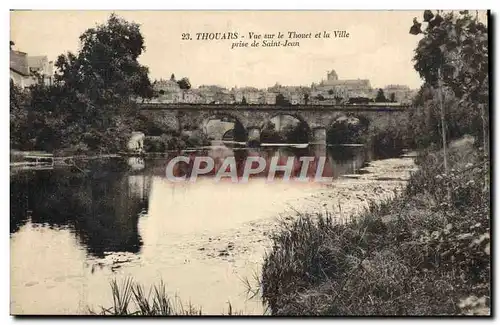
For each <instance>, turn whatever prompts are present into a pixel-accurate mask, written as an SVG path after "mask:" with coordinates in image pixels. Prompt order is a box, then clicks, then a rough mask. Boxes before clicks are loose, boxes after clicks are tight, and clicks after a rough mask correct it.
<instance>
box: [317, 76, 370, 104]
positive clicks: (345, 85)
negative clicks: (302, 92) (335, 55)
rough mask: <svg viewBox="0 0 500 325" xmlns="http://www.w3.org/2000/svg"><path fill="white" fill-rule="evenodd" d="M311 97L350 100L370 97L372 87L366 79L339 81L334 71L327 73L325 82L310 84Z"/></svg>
mask: <svg viewBox="0 0 500 325" xmlns="http://www.w3.org/2000/svg"><path fill="white" fill-rule="evenodd" d="M311 94H312V95H314V96H318V95H320V94H321V95H322V97H323V98H335V97H341V98H352V97H367V98H370V97H371V96H372V86H371V84H370V80H368V79H339V76H338V75H337V72H336V71H335V70H332V71H329V72H328V73H327V75H326V80H321V82H320V83H319V84H312V92H311Z"/></svg>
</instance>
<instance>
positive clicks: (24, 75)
mask: <svg viewBox="0 0 500 325" xmlns="http://www.w3.org/2000/svg"><path fill="white" fill-rule="evenodd" d="M53 74H54V65H53V61H49V60H48V58H47V56H30V55H28V54H27V53H25V52H21V51H17V50H13V49H12V47H11V50H10V79H11V80H12V82H13V83H14V84H15V85H17V86H19V87H20V88H22V89H24V88H27V87H29V86H31V85H34V84H36V83H43V84H47V85H50V84H52V83H53ZM152 84H153V88H154V90H155V96H154V97H153V98H151V99H140V101H142V102H151V103H172V104H175V103H191V104H250V105H258V104H267V105H275V104H280V101H282V102H284V103H289V104H292V105H304V104H305V105H307V104H311V105H315V104H326V105H331V104H345V103H357V102H394V103H399V104H403V105H405V104H410V103H411V100H412V98H413V97H414V95H415V94H416V93H417V90H415V89H410V87H408V86H407V85H397V84H394V85H386V86H385V87H383V88H374V87H372V86H371V83H370V80H368V79H341V78H340V77H339V76H338V74H337V73H336V72H335V70H331V71H329V72H327V73H326V78H325V79H323V80H319V81H318V83H312V84H311V85H310V86H285V85H280V84H278V83H276V84H275V85H274V86H272V87H268V88H261V89H259V88H255V87H233V88H231V89H228V88H225V87H222V86H218V85H201V86H199V87H198V88H192V87H191V83H190V81H189V79H188V78H186V77H183V78H180V79H177V78H176V76H175V74H172V75H171V76H170V78H167V79H159V80H154V81H153V82H152Z"/></svg>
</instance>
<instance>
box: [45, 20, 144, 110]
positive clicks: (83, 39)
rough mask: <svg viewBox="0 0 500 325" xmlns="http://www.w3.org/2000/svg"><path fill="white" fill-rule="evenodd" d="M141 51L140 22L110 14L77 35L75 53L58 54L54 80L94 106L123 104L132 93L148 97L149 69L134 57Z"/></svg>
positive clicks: (142, 43) (142, 41)
mask: <svg viewBox="0 0 500 325" xmlns="http://www.w3.org/2000/svg"><path fill="white" fill-rule="evenodd" d="M144 50H145V46H144V38H143V36H142V34H141V32H140V28H139V25H138V24H136V23H130V22H127V21H125V20H124V19H121V18H119V17H118V16H116V15H115V14H112V15H111V16H110V17H109V19H108V21H107V22H106V24H101V25H98V26H97V27H95V28H89V29H87V30H86V31H85V32H84V33H83V34H82V35H81V36H80V50H79V52H78V53H77V54H76V55H75V54H73V53H70V52H69V53H68V54H67V55H60V56H59V57H58V59H57V61H56V63H55V66H56V68H57V70H58V71H57V74H56V76H55V80H56V82H61V83H64V85H65V86H66V87H69V88H72V89H74V90H75V91H76V92H78V93H80V94H82V95H84V96H85V97H87V98H88V99H89V100H90V101H91V102H92V103H93V104H96V105H100V104H109V103H113V104H116V103H124V102H127V101H129V100H130V97H131V96H138V97H143V98H150V97H151V96H152V94H153V90H152V87H151V82H150V80H149V77H148V68H147V67H145V66H143V65H141V64H140V63H139V62H138V60H137V59H138V57H139V56H140V55H141V54H142V52H143V51H144Z"/></svg>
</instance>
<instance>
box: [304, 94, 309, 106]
mask: <svg viewBox="0 0 500 325" xmlns="http://www.w3.org/2000/svg"><path fill="white" fill-rule="evenodd" d="M304 103H305V104H306V105H307V103H309V94H307V93H306V94H304Z"/></svg>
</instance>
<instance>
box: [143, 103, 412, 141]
mask: <svg viewBox="0 0 500 325" xmlns="http://www.w3.org/2000/svg"><path fill="white" fill-rule="evenodd" d="M139 108H140V110H141V114H143V115H144V116H147V117H148V119H151V120H153V121H154V123H155V124H156V125H160V126H161V127H162V128H164V129H170V130H179V131H182V130H194V129H201V130H206V125H207V123H208V122H209V121H210V120H214V119H222V120H223V121H231V122H234V123H235V127H236V126H239V127H240V128H243V130H245V134H246V139H245V140H246V141H248V142H250V141H257V142H260V132H261V130H262V129H263V127H264V125H266V123H267V122H268V121H270V120H271V119H272V118H274V117H276V116H279V115H288V116H292V117H295V118H296V119H298V120H299V121H301V122H304V123H305V124H306V125H307V126H308V129H309V139H310V143H319V144H321V143H325V142H326V130H327V128H328V127H329V126H330V125H331V124H332V123H333V122H335V121H336V120H338V119H339V118H342V117H349V116H354V117H364V118H366V119H367V120H368V121H369V122H370V123H371V122H373V121H381V120H387V118H388V117H394V116H396V115H398V114H402V113H404V112H405V111H406V110H408V108H409V106H402V105H397V104H392V103H383V104H375V103H373V104H363V105H328V106H327V105H289V106H279V105H260V104H259V105H231V104H165V103H142V104H139ZM217 140H220V139H217Z"/></svg>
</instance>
